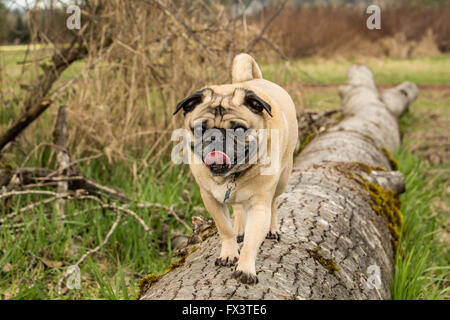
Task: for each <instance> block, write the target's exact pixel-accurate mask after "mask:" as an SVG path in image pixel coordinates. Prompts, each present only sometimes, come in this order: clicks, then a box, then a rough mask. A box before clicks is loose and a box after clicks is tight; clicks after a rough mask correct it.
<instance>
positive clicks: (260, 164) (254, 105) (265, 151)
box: [174, 54, 298, 284]
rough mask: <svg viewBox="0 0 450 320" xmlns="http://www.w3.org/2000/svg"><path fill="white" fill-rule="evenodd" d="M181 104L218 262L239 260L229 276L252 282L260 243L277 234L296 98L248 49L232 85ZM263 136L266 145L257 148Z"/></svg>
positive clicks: (201, 93) (238, 61) (288, 169)
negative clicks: (217, 239) (268, 77)
mask: <svg viewBox="0 0 450 320" xmlns="http://www.w3.org/2000/svg"><path fill="white" fill-rule="evenodd" d="M180 110H182V111H183V113H184V127H185V129H186V131H187V132H189V135H190V141H192V143H191V148H190V149H189V165H190V169H191V171H192V174H193V176H194V177H195V180H196V182H197V183H198V185H199V187H200V192H201V196H202V199H203V202H204V204H205V207H206V209H207V211H208V212H209V214H210V215H211V216H212V217H213V219H214V221H215V223H216V226H217V230H218V232H219V234H220V238H221V251H220V255H219V257H218V258H217V260H216V264H217V265H222V266H231V265H236V270H235V271H234V273H233V277H234V278H236V279H237V280H238V281H241V282H242V283H247V284H252V283H257V282H258V278H257V276H256V270H255V261H256V256H257V252H258V249H259V247H260V245H261V243H262V242H263V241H264V238H266V237H267V238H271V239H277V240H279V239H280V233H279V229H278V222H277V198H278V196H279V195H280V194H281V193H282V192H283V191H284V190H285V188H286V185H287V182H288V178H289V175H290V173H291V171H292V164H293V152H294V149H295V146H296V143H297V137H298V124H297V117H296V110H295V106H294V103H293V101H292V99H291V97H290V96H289V94H288V93H287V92H286V91H285V90H284V89H283V88H281V87H280V86H278V85H277V84H275V83H273V82H270V81H267V80H264V79H263V78H262V74H261V70H260V68H259V66H258V65H257V63H256V61H255V60H254V59H253V58H252V57H251V56H250V55H248V54H239V55H237V56H236V57H235V58H234V60H233V65H232V83H231V84H223V85H211V86H207V87H204V88H203V89H202V90H200V91H197V92H195V93H193V94H191V95H190V96H188V97H187V98H185V99H183V100H182V101H180V102H179V103H178V105H177V107H176V110H175V112H174V114H176V113H178V112H179V111H180ZM258 132H259V133H258ZM260 132H265V135H261V134H260ZM262 136H264V141H265V143H266V145H265V146H266V147H265V148H260V149H258V148H257V147H256V148H255V146H259V142H258V143H255V139H256V140H258V139H260V140H261V137H262ZM239 137H240V138H239ZM242 137H243V138H242ZM255 149H256V151H255ZM239 151H240V152H239ZM262 158H264V159H265V160H264V161H262ZM267 159H269V160H270V161H267ZM274 164H275V165H274ZM228 205H231V206H232V208H233V215H234V225H233V223H232V221H231V219H230V215H229V212H228ZM242 240H243V246H242V249H241V250H240V251H239V246H238V242H240V241H242Z"/></svg>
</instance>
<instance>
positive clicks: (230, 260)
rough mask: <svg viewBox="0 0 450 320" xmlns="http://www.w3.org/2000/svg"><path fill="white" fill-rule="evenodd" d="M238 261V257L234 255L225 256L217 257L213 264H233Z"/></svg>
mask: <svg viewBox="0 0 450 320" xmlns="http://www.w3.org/2000/svg"><path fill="white" fill-rule="evenodd" d="M237 261H238V257H234V258H230V257H226V258H221V257H219V258H217V259H216V262H215V265H216V266H223V267H225V266H234V265H235V264H236V262H237Z"/></svg>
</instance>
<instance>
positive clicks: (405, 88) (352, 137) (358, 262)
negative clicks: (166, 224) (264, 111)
mask: <svg viewBox="0 0 450 320" xmlns="http://www.w3.org/2000/svg"><path fill="white" fill-rule="evenodd" d="M340 95H341V98H342V101H343V113H344V115H345V118H344V119H343V120H342V121H341V122H340V123H339V124H337V125H336V126H334V127H332V128H330V129H328V130H327V131H325V132H322V133H320V134H319V135H318V136H317V137H316V138H314V139H313V140H312V141H311V142H310V143H309V144H308V145H307V146H306V147H304V148H303V150H302V151H301V153H300V155H299V156H298V158H297V159H296V162H295V166H294V170H293V173H292V176H291V178H290V180H289V185H288V187H287V190H286V192H285V193H284V194H283V195H282V196H281V197H280V198H281V199H280V202H279V205H278V211H279V223H280V230H281V240H280V241H279V242H277V241H274V240H266V241H264V243H263V245H262V246H261V249H260V251H259V254H258V258H257V262H256V270H257V273H258V278H259V283H258V284H256V285H245V284H240V283H238V282H237V281H236V280H234V279H233V278H232V277H231V274H232V272H233V269H234V267H230V268H224V267H218V266H215V265H214V260H215V258H216V257H217V255H218V250H219V247H220V242H219V237H218V235H217V234H216V233H212V235H211V236H209V237H204V238H206V239H205V240H204V241H202V242H201V243H199V244H197V246H196V250H187V252H190V254H187V255H186V256H185V257H184V258H183V259H182V260H181V261H180V262H179V263H178V264H175V265H172V267H171V268H169V270H170V272H166V274H165V275H163V276H154V275H149V276H148V277H147V278H146V279H144V280H142V282H141V293H140V299H389V298H390V281H391V278H392V275H393V258H394V250H395V244H396V241H397V240H398V228H399V227H400V225H401V215H399V211H398V200H397V199H396V193H398V192H402V191H403V189H404V181H403V178H402V176H401V174H400V173H399V172H397V171H392V170H395V168H393V166H394V161H393V160H392V159H390V156H389V152H392V151H394V149H395V148H396V147H397V146H398V145H399V144H400V131H399V126H398V122H397V119H396V116H398V115H400V114H401V113H403V112H404V111H405V110H406V109H407V107H408V105H409V104H410V103H411V102H412V101H413V100H414V99H415V98H416V96H417V87H416V86H415V85H414V84H412V83H404V84H402V85H400V86H398V87H396V88H394V89H390V90H388V91H386V92H384V93H383V94H382V95H381V94H380V93H379V92H378V90H377V88H376V86H375V83H374V80H373V75H372V72H371V71H370V70H369V69H368V68H367V67H366V66H364V65H353V66H352V67H351V68H350V70H349V72H348V85H346V86H342V87H341V88H340ZM175 267H176V268H175ZM377 270H379V274H377Z"/></svg>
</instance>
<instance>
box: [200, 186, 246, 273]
mask: <svg viewBox="0 0 450 320" xmlns="http://www.w3.org/2000/svg"><path fill="white" fill-rule="evenodd" d="M200 194H201V196H202V199H203V203H204V204H205V207H206V210H207V211H208V212H209V214H210V215H211V216H212V217H213V219H214V222H215V223H216V226H217V231H219V235H220V239H221V241H222V247H221V249H220V256H219V258H217V259H216V265H220V266H232V265H235V264H236V262H237V260H238V258H239V246H238V244H237V242H236V233H235V231H234V229H233V226H232V224H231V219H230V214H229V212H228V207H227V206H226V205H225V204H223V203H220V202H219V201H217V200H216V199H215V198H214V197H213V196H212V195H211V194H210V193H209V192H207V191H205V190H203V189H202V188H200Z"/></svg>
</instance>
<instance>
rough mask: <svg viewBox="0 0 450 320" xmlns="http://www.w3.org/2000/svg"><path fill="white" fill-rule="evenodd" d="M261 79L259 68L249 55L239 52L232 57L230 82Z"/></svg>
mask: <svg viewBox="0 0 450 320" xmlns="http://www.w3.org/2000/svg"><path fill="white" fill-rule="evenodd" d="M252 79H262V73H261V69H259V66H258V64H257V63H256V61H255V59H253V57H252V56H251V55H248V54H246V53H240V54H238V55H237V56H236V57H234V59H233V66H232V67H231V80H232V83H237V82H243V81H249V80H252Z"/></svg>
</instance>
